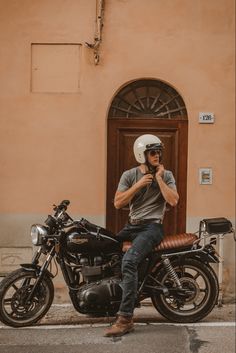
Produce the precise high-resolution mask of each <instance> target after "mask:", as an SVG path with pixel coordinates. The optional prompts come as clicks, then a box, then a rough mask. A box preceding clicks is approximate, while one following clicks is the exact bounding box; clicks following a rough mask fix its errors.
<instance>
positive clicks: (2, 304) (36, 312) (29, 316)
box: [0, 268, 54, 327]
mask: <svg viewBox="0 0 236 353" xmlns="http://www.w3.org/2000/svg"><path fill="white" fill-rule="evenodd" d="M36 279H37V276H36V273H35V271H31V270H25V269H23V268H21V269H18V270H16V271H14V272H12V273H10V274H9V275H8V276H7V277H5V278H4V279H3V280H2V281H1V283H0V320H1V321H2V322H3V323H4V324H6V325H8V326H12V327H25V326H31V325H33V324H35V323H36V322H38V321H39V320H40V319H41V318H42V317H44V316H45V314H46V313H47V312H48V310H49V308H50V307H51V304H52V302H53V298H54V286H53V283H52V280H51V278H50V277H48V276H46V275H45V276H44V277H43V278H42V281H41V283H40V284H39V286H38V287H37V289H36V291H35V293H34V295H33V298H32V299H31V300H30V302H25V300H24V299H26V298H27V296H28V295H29V294H30V291H31V289H32V287H33V285H34V283H35V281H36Z"/></svg>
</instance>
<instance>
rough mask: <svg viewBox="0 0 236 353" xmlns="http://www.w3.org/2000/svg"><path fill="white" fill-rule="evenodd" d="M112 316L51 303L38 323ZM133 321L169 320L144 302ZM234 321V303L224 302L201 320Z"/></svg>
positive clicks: (83, 321)
mask: <svg viewBox="0 0 236 353" xmlns="http://www.w3.org/2000/svg"><path fill="white" fill-rule="evenodd" d="M113 321H114V317H91V316H88V315H82V314H80V313H78V312H77V311H76V310H75V309H74V307H73V306H72V304H53V305H52V307H51V308H50V310H49V312H48V313H47V315H46V316H45V317H44V318H43V319H42V320H41V322H40V325H69V324H70V325H71V324H74V325H75V324H79V325H82V324H91V325H93V324H98V323H103V324H104V323H110V322H113ZM134 321H135V322H140V323H152V322H159V323H161V322H163V323H165V322H166V323H169V321H168V320H167V319H165V318H163V317H162V316H161V315H160V314H159V313H158V312H157V311H156V310H155V308H154V307H153V306H152V305H151V303H150V302H145V303H144V304H143V305H142V306H141V307H140V308H137V309H135V314H134ZM223 321H231V322H234V321H235V305H234V304H225V305H223V306H222V307H217V306H216V307H215V308H214V310H213V311H212V312H211V313H210V314H209V315H208V316H207V317H206V318H205V319H204V320H203V321H202V322H223Z"/></svg>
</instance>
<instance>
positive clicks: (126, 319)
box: [104, 315, 134, 337]
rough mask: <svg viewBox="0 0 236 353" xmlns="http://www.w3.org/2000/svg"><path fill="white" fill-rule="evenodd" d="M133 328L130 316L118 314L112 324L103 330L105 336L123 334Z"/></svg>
mask: <svg viewBox="0 0 236 353" xmlns="http://www.w3.org/2000/svg"><path fill="white" fill-rule="evenodd" d="M133 330H134V322H133V317H132V316H122V315H118V317H117V319H116V321H115V322H114V324H113V325H112V326H111V327H109V328H108V329H107V330H106V332H105V335H104V336H105V337H111V336H116V337H117V336H123V335H125V334H126V333H128V332H131V331H133Z"/></svg>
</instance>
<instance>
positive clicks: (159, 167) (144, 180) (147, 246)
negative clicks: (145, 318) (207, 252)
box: [105, 135, 179, 337]
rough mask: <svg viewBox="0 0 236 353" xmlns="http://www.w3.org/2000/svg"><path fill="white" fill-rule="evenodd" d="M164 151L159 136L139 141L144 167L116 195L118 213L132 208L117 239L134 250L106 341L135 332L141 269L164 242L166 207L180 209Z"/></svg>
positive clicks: (126, 263)
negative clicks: (164, 161)
mask: <svg viewBox="0 0 236 353" xmlns="http://www.w3.org/2000/svg"><path fill="white" fill-rule="evenodd" d="M162 151H163V144H162V142H161V140H160V139H159V138H158V137H157V136H154V135H142V136H140V137H138V138H137V139H136V141H135V143H134V155H135V158H136V160H137V162H138V163H140V165H139V166H138V167H136V168H132V169H130V170H127V171H125V172H124V173H123V174H122V176H121V179H120V182H119V185H118V189H117V191H116V194H115V200H114V205H115V207H116V208H117V209H120V208H122V207H124V206H126V205H127V204H129V207H130V213H129V221H128V223H127V224H126V226H125V227H124V229H122V231H121V232H120V233H118V235H117V236H118V237H119V238H120V240H131V241H132V246H131V248H130V249H129V250H128V251H127V252H126V254H125V255H124V257H123V260H122V289H123V295H122V301H121V304H120V308H119V312H118V317H117V320H116V322H115V323H114V324H113V325H112V326H111V327H110V328H109V329H108V330H107V331H106V333H105V336H106V337H110V336H122V335H124V334H125V333H128V332H131V331H133V329H134V326H133V311H134V307H135V302H136V299H137V298H136V296H137V285H138V275H137V268H138V265H139V263H140V262H141V261H142V260H143V259H144V258H145V256H146V255H147V254H148V253H150V252H151V251H152V249H153V248H154V247H155V246H156V245H158V244H159V243H160V242H161V240H162V238H163V227H162V220H163V217H164V213H165V207H166V203H168V204H170V205H171V206H176V205H177V202H178V199H179V195H178V193H177V191H176V185H175V179H174V177H173V174H172V172H171V171H168V170H165V169H164V166H163V164H161V160H162Z"/></svg>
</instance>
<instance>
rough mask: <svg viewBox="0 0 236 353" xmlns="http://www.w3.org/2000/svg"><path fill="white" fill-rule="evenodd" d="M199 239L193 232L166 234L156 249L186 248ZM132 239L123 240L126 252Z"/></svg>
mask: <svg viewBox="0 0 236 353" xmlns="http://www.w3.org/2000/svg"><path fill="white" fill-rule="evenodd" d="M196 240H198V237H197V236H196V234H193V233H182V234H175V235H166V236H165V237H164V238H163V240H162V241H161V243H160V244H159V245H158V246H156V247H155V251H161V250H168V249H176V248H184V247H187V246H191V245H193V243H194V242H195V241H196ZM131 245H132V242H131V241H125V242H123V248H122V250H123V251H124V252H126V251H127V250H129V248H130V247H131Z"/></svg>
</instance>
